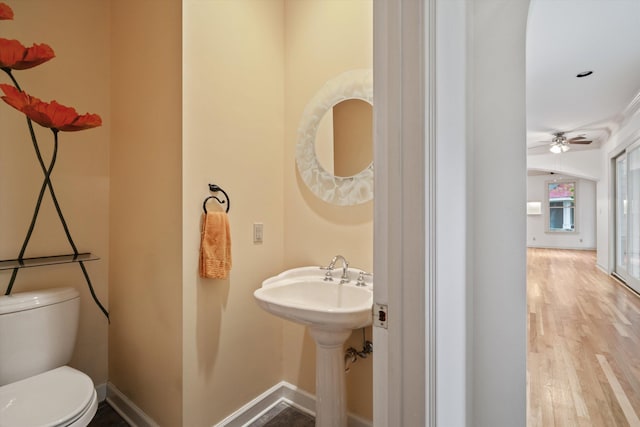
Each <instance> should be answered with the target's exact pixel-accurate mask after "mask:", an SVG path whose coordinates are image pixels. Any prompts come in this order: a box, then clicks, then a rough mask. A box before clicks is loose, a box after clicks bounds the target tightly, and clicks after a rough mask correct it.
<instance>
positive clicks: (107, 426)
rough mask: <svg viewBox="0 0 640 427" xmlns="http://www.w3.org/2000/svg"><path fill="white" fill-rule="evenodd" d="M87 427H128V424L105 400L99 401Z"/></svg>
mask: <svg viewBox="0 0 640 427" xmlns="http://www.w3.org/2000/svg"><path fill="white" fill-rule="evenodd" d="M88 427H129V424H127V422H126V421H125V420H123V419H122V417H121V416H120V415H119V414H118V413H117V412H116V411H114V410H113V408H112V407H111V406H109V404H108V403H107V402H100V404H99V405H98V411H97V412H96V416H95V417H93V419H92V420H91V422H90V423H89V426H88Z"/></svg>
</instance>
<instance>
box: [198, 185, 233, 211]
mask: <svg viewBox="0 0 640 427" xmlns="http://www.w3.org/2000/svg"><path fill="white" fill-rule="evenodd" d="M209 191H211V192H214V193H216V192H218V191H220V192H221V193H222V194H224V197H225V199H226V200H220V198H218V196H209V197H207V198H206V199H204V202H202V210H203V211H204V213H205V214H206V213H207V202H208V201H209V200H211V199H216V201H217V202H218V203H220V204H221V205H224V204H226V205H227V210H226V212H227V213H229V209H230V208H231V200H230V199H229V195H228V194H227V192H226V191H224V190H223V189H222V188H220V187H219V186H217V185H216V184H209Z"/></svg>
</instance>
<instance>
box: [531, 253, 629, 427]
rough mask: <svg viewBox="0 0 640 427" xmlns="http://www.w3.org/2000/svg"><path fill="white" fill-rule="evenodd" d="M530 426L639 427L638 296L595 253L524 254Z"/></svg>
mask: <svg viewBox="0 0 640 427" xmlns="http://www.w3.org/2000/svg"><path fill="white" fill-rule="evenodd" d="M527 264H528V271H527V305H528V322H527V323H528V331H529V334H528V356H527V425H528V427H538V426H540V427H553V426H556V427H565V426H580V427H582V426H593V427H614V426H631V427H636V426H637V427H640V419H639V418H638V417H639V415H640V297H638V296H637V295H636V294H634V293H633V292H632V291H630V290H629V289H627V288H626V287H625V286H623V285H621V284H620V283H618V282H617V281H616V280H615V279H613V278H611V277H609V276H608V275H606V274H605V273H603V272H602V271H601V270H599V269H598V268H597V267H596V265H595V264H596V260H595V252H591V251H565V250H553V249H529V250H528V257H527Z"/></svg>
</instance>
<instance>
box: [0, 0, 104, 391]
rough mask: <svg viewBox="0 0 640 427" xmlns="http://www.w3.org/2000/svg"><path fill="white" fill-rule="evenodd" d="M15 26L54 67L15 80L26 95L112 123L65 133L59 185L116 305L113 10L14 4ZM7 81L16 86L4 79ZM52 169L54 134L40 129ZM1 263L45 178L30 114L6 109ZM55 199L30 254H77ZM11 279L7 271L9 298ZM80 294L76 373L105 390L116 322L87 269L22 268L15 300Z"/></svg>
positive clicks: (47, 205)
mask: <svg viewBox="0 0 640 427" xmlns="http://www.w3.org/2000/svg"><path fill="white" fill-rule="evenodd" d="M6 3H7V4H9V5H10V6H11V7H12V9H13V10H14V12H15V18H14V20H13V21H1V22H0V33H1V35H0V36H1V37H4V38H9V39H12V38H13V39H17V40H19V41H21V42H22V43H23V44H24V45H27V46H30V45H31V44H33V43H46V44H49V45H50V46H51V47H52V48H53V49H54V51H55V53H56V58H54V59H53V60H51V61H49V62H47V63H45V64H42V65H40V66H38V67H35V68H33V69H30V70H24V71H16V72H15V73H14V75H15V76H16V78H17V79H18V80H19V83H20V85H21V86H22V88H23V89H24V90H25V91H26V92H28V93H30V94H31V95H33V96H36V97H38V98H40V99H42V100H43V101H51V100H57V101H58V102H60V103H62V104H64V105H68V106H71V107H74V108H76V109H77V110H78V112H79V113H80V114H83V113H85V112H91V113H96V114H99V115H100V116H101V117H102V119H103V122H104V125H103V126H102V127H100V128H97V129H91V130H85V131H82V132H61V133H60V135H59V141H60V145H59V151H58V160H57V163H56V166H55V169H54V170H53V174H52V182H53V185H54V188H55V191H56V196H57V197H58V201H59V203H60V206H61V209H62V211H63V214H64V216H65V219H66V221H67V223H68V225H69V229H70V231H71V235H72V237H73V240H74V242H75V244H76V246H77V247H78V250H79V251H81V252H82V251H90V252H93V253H95V254H96V255H97V256H99V257H100V258H101V260H100V261H93V262H89V263H87V264H86V267H87V271H88V272H89V276H90V278H91V281H92V283H93V285H94V288H95V291H96V293H97V295H98V297H99V298H100V299H101V301H102V302H103V303H104V304H105V305H108V302H109V301H108V295H107V279H108V263H109V249H108V231H109V221H108V192H109V179H108V168H109V164H108V149H109V137H110V122H111V118H110V111H109V108H110V107H109V105H110V104H109V102H110V99H109V6H108V3H105V2H103V1H99V0H90V1H83V2H78V1H73V0H60V1H56V2H51V1H46V0H13V1H10V0H7V1H6ZM0 83H10V80H9V78H8V76H7V75H6V74H5V73H0ZM34 127H35V130H36V133H37V137H38V141H39V143H40V146H41V148H42V151H43V156H44V159H45V162H46V163H47V164H48V162H49V159H50V155H51V147H52V145H53V136H52V133H51V131H50V130H48V129H45V128H42V127H40V126H39V125H35V124H34ZM0 128H1V129H2V136H1V137H0V259H13V258H16V257H17V255H18V253H19V251H20V247H21V245H22V242H23V240H24V237H25V235H26V232H27V229H28V226H29V222H30V220H31V216H32V214H33V210H34V207H35V203H36V199H37V196H38V192H39V190H40V185H41V184H42V180H43V174H42V171H41V169H40V166H39V164H38V162H37V159H36V155H35V151H34V149H33V146H32V143H31V139H30V138H29V133H28V129H27V126H26V121H25V119H24V116H23V115H22V114H20V113H18V112H17V111H15V110H14V109H12V108H11V107H9V106H8V105H6V104H5V103H4V102H0ZM72 252H73V251H72V249H71V247H70V245H69V243H68V242H67V239H66V236H65V234H64V231H63V229H62V226H61V224H60V221H59V220H58V217H57V214H56V213H55V209H54V206H53V203H52V202H51V197H50V196H49V194H48V192H47V193H46V195H45V198H44V202H43V205H42V208H41V212H40V215H39V217H38V222H37V224H36V228H35V230H34V233H33V236H32V238H31V241H30V243H29V246H28V249H27V252H26V254H25V256H42V255H54V254H66V253H72ZM9 277H10V272H8V271H3V272H0V289H1V291H2V294H4V291H5V289H6V286H7V284H8V282H9ZM56 286H73V287H75V288H77V289H78V290H79V291H80V293H81V309H80V329H79V332H78V339H77V343H76V350H75V353H74V355H73V359H72V361H71V365H72V366H74V367H76V368H78V369H80V370H82V371H84V372H86V373H87V374H89V375H90V376H91V378H92V379H93V381H94V382H95V383H96V384H103V383H105V381H106V380H107V321H106V318H105V317H104V316H103V315H102V312H100V310H99V309H98V308H97V306H96V305H94V303H93V301H92V299H91V296H90V294H89V291H88V288H87V285H86V282H85V280H84V277H83V275H82V272H81V269H80V266H79V265H78V264H68V265H61V266H53V267H40V268H30V269H24V270H21V271H20V272H19V273H18V276H17V280H16V282H15V285H14V288H13V292H23V291H26V290H31V289H38V288H51V287H56Z"/></svg>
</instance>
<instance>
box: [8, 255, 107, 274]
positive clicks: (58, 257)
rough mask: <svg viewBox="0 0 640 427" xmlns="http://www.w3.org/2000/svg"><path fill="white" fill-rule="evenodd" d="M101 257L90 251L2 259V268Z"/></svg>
mask: <svg viewBox="0 0 640 427" xmlns="http://www.w3.org/2000/svg"><path fill="white" fill-rule="evenodd" d="M99 259H100V258H99V257H97V256H95V255H93V254H92V253H90V252H84V253H79V254H77V255H74V254H69V255H53V256H44V257H35V258H22V259H21V260H19V259H7V260H0V270H13V269H15V268H29V267H41V266H44V265H56V264H69V263H73V262H81V261H96V260H99Z"/></svg>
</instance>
